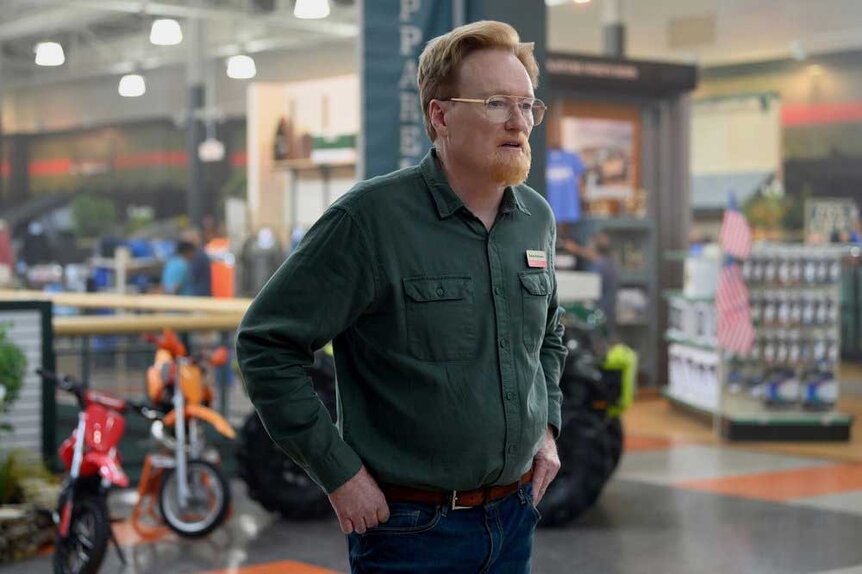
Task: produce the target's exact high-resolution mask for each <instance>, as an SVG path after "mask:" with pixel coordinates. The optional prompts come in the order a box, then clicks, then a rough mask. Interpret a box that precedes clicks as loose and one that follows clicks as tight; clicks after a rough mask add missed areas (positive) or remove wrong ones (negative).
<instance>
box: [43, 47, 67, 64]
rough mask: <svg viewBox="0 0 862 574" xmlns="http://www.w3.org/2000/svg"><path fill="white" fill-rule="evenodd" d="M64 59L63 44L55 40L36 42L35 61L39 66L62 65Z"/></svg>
mask: <svg viewBox="0 0 862 574" xmlns="http://www.w3.org/2000/svg"><path fill="white" fill-rule="evenodd" d="M65 61H66V55H65V54H64V53H63V46H61V45H60V44H58V43H57V42H39V43H38V44H36V63H37V64H38V65H40V66H62V65H63V62H65Z"/></svg>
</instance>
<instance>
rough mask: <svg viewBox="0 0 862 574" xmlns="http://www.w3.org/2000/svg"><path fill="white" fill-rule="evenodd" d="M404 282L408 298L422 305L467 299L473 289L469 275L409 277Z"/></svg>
mask: <svg viewBox="0 0 862 574" xmlns="http://www.w3.org/2000/svg"><path fill="white" fill-rule="evenodd" d="M402 281H403V282H404V292H405V293H406V294H407V296H408V297H410V298H411V299H413V300H414V301H418V302H420V303H421V302H425V301H452V300H456V299H465V298H467V297H468V296H469V295H470V290H471V288H472V280H471V279H470V277H469V276H467V275H445V276H440V277H409V278H406V279H403V280H402Z"/></svg>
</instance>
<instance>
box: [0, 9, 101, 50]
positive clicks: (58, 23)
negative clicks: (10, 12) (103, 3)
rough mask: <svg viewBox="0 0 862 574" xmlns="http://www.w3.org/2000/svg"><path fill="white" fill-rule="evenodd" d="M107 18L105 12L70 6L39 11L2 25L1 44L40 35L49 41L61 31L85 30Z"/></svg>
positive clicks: (0, 31)
mask: <svg viewBox="0 0 862 574" xmlns="http://www.w3.org/2000/svg"><path fill="white" fill-rule="evenodd" d="M106 18H107V16H106V15H105V13H104V12H97V11H92V10H81V9H79V8H75V7H72V6H69V5H68V4H66V5H64V7H59V8H57V7H55V8H52V9H49V10H37V11H36V12H33V13H30V14H26V15H24V16H20V17H18V18H14V19H12V20H7V21H5V22H3V23H2V24H0V42H6V41H9V40H15V39H18V38H27V37H28V36H38V35H40V34H41V35H44V36H45V38H46V39H47V38H48V37H49V36H50V35H51V34H55V33H57V32H59V31H63V30H74V29H78V28H83V27H85V26H90V25H92V24H95V23H97V22H100V21H102V20H105V19H106Z"/></svg>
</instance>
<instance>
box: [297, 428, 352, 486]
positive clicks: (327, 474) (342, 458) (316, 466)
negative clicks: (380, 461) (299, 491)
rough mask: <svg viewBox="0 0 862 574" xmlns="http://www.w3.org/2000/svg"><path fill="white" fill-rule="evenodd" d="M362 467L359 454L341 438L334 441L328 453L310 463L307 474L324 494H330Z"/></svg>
mask: <svg viewBox="0 0 862 574" xmlns="http://www.w3.org/2000/svg"><path fill="white" fill-rule="evenodd" d="M360 468H362V460H361V459H360V458H359V455H357V454H356V452H355V451H354V450H353V449H352V448H350V445H348V444H347V443H346V442H344V441H343V440H341V439H339V440H337V441H335V443H334V445H333V450H332V451H331V452H330V453H329V455H328V456H327V457H326V458H324V459H322V460H318V461H314V462H312V463H311V468H310V469H308V470H309V475H310V476H311V478H312V479H314V481H315V482H316V483H317V484H319V485H320V487H321V488H323V490H325V491H326V494H332V492H333V491H335V490H337V489H338V487H340V486H341V485H343V484H344V483H345V482H347V481H348V480H350V479H351V478H353V477H354V476H356V473H357V472H359V469H360Z"/></svg>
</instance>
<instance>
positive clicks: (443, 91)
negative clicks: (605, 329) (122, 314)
mask: <svg viewBox="0 0 862 574" xmlns="http://www.w3.org/2000/svg"><path fill="white" fill-rule="evenodd" d="M532 52H533V46H532V44H524V43H520V41H519V38H518V34H517V32H516V31H515V30H514V29H513V28H511V27H510V26H508V25H506V24H502V23H499V22H477V23H474V24H470V25H467V26H462V27H460V28H456V29H455V30H453V31H452V32H450V33H448V34H446V35H444V36H441V37H439V38H436V39H434V40H432V41H431V42H430V43H429V44H428V46H427V47H426V49H425V50H424V52H423V53H422V55H421V57H420V63H419V74H418V80H419V89H420V99H421V102H422V109H423V112H424V115H425V126H426V130H427V131H428V134H429V136H430V138H431V141H432V142H433V143H434V149H433V150H431V151H430V152H429V153H428V155H427V156H426V157H425V159H424V160H423V161H422V163H421V164H420V165H419V166H415V167H411V168H408V169H405V170H401V171H398V172H395V173H392V174H389V175H386V176H382V177H378V178H374V179H371V180H368V181H365V182H362V183H360V184H358V185H357V186H356V187H355V188H354V189H353V190H352V191H351V192H349V193H348V194H347V195H345V196H344V197H342V198H341V199H340V200H339V201H338V202H337V203H336V204H335V205H333V206H332V207H331V208H330V209H329V210H328V211H327V212H326V213H325V214H324V215H323V216H322V217H321V219H320V221H318V222H317V223H316V224H315V225H314V226H313V227H312V228H311V229H310V230H309V231H308V233H307V235H306V236H305V238H304V239H303V241H302V243H301V244H300V245H299V248H298V249H297V250H296V251H295V252H294V253H293V254H292V255H291V256H290V258H289V259H288V260H287V262H286V263H285V264H284V265H283V266H282V267H281V268H280V269H279V270H278V271H277V272H276V273H275V275H274V276H273V278H272V279H271V280H270V281H269V282H268V283H267V285H266V286H265V287H264V288H263V290H262V291H261V293H260V294H259V295H258V297H257V298H256V299H255V301H254V302H253V303H252V305H251V307H250V308H249V311H248V313H247V315H246V317H245V318H244V320H243V322H242V325H241V326H240V330H239V333H238V339H237V351H238V355H239V361H240V367H241V370H242V372H243V376H244V379H245V384H246V388H247V389H248V392H249V396H250V397H251V400H252V401H253V403H254V404H255V407H256V408H257V410H258V413H259V414H260V417H261V419H262V420H263V422H264V424H265V425H266V428H267V430H268V432H269V434H270V435H271V436H272V438H273V439H274V440H275V441H276V442H277V443H278V444H279V446H281V447H282V448H283V449H284V450H285V451H286V452H287V453H288V454H289V455H290V456H291V457H292V458H293V459H294V460H295V461H296V462H297V463H298V464H299V465H301V466H302V467H303V468H304V469H306V471H307V472H308V474H309V475H310V476H311V477H312V478H313V479H314V480H315V481H316V482H317V483H318V484H320V485H321V486H322V487H323V488H324V489H325V490H326V492H327V493H328V494H329V499H330V502H331V503H332V506H333V508H334V509H335V512H336V514H337V516H338V520H339V523H340V525H341V528H342V530H343V531H344V532H345V533H347V534H348V544H349V549H350V562H351V568H352V571H353V572H375V573H376V572H480V571H481V572H503V571H505V572H527V571H529V568H530V554H531V550H532V539H533V532H534V530H535V526H536V522H537V521H538V518H539V516H538V512H537V511H536V508H535V505H536V504H538V502H539V500H540V499H541V497H542V495H543V494H544V492H545V489H546V488H547V487H548V484H549V483H550V482H551V481H552V480H553V478H554V476H555V475H556V473H557V470H558V469H559V464H560V463H559V459H558V457H557V451H556V446H555V443H554V435H555V434H556V433H557V432H558V429H559V428H560V403H561V394H560V389H559V386H558V382H559V376H560V371H561V369H562V363H563V360H564V359H565V354H566V351H565V347H564V346H563V344H562V326H561V325H560V323H559V317H560V315H561V313H562V312H561V310H560V309H559V307H558V305H557V297H556V281H555V278H554V269H553V254H554V242H555V223H554V218H553V214H552V212H551V210H550V207H549V206H548V204H547V202H545V200H544V199H542V198H541V197H540V196H539V195H538V194H537V193H536V192H535V191H533V190H532V189H530V188H528V187H527V186H525V185H521V182H523V181H524V180H525V179H526V177H527V173H528V171H529V167H530V146H529V143H528V141H527V138H528V136H529V135H530V132H531V131H532V128H533V127H534V126H535V125H536V124H537V123H539V122H541V120H542V118H543V116H544V110H545V108H544V104H542V102H541V101H539V100H535V99H534V97H533V90H534V88H535V86H536V84H537V75H538V66H537V65H536V61H535V59H534V57H533V53H532ZM330 339H334V349H335V360H336V368H337V372H338V399H339V400H338V429H337V430H336V428H335V426H333V424H332V423H331V422H330V418H329V415H328V413H327V412H326V410H325V409H324V407H323V405H322V404H321V403H320V401H318V399H317V397H316V396H315V394H314V390H313V389H312V385H311V382H310V380H309V377H308V376H307V374H306V372H305V369H306V368H307V367H308V366H310V365H311V364H312V360H313V357H312V352H313V351H314V349H317V348H319V347H321V346H322V345H324V344H325V343H326V342H327V341H328V340H330ZM339 431H340V432H339Z"/></svg>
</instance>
